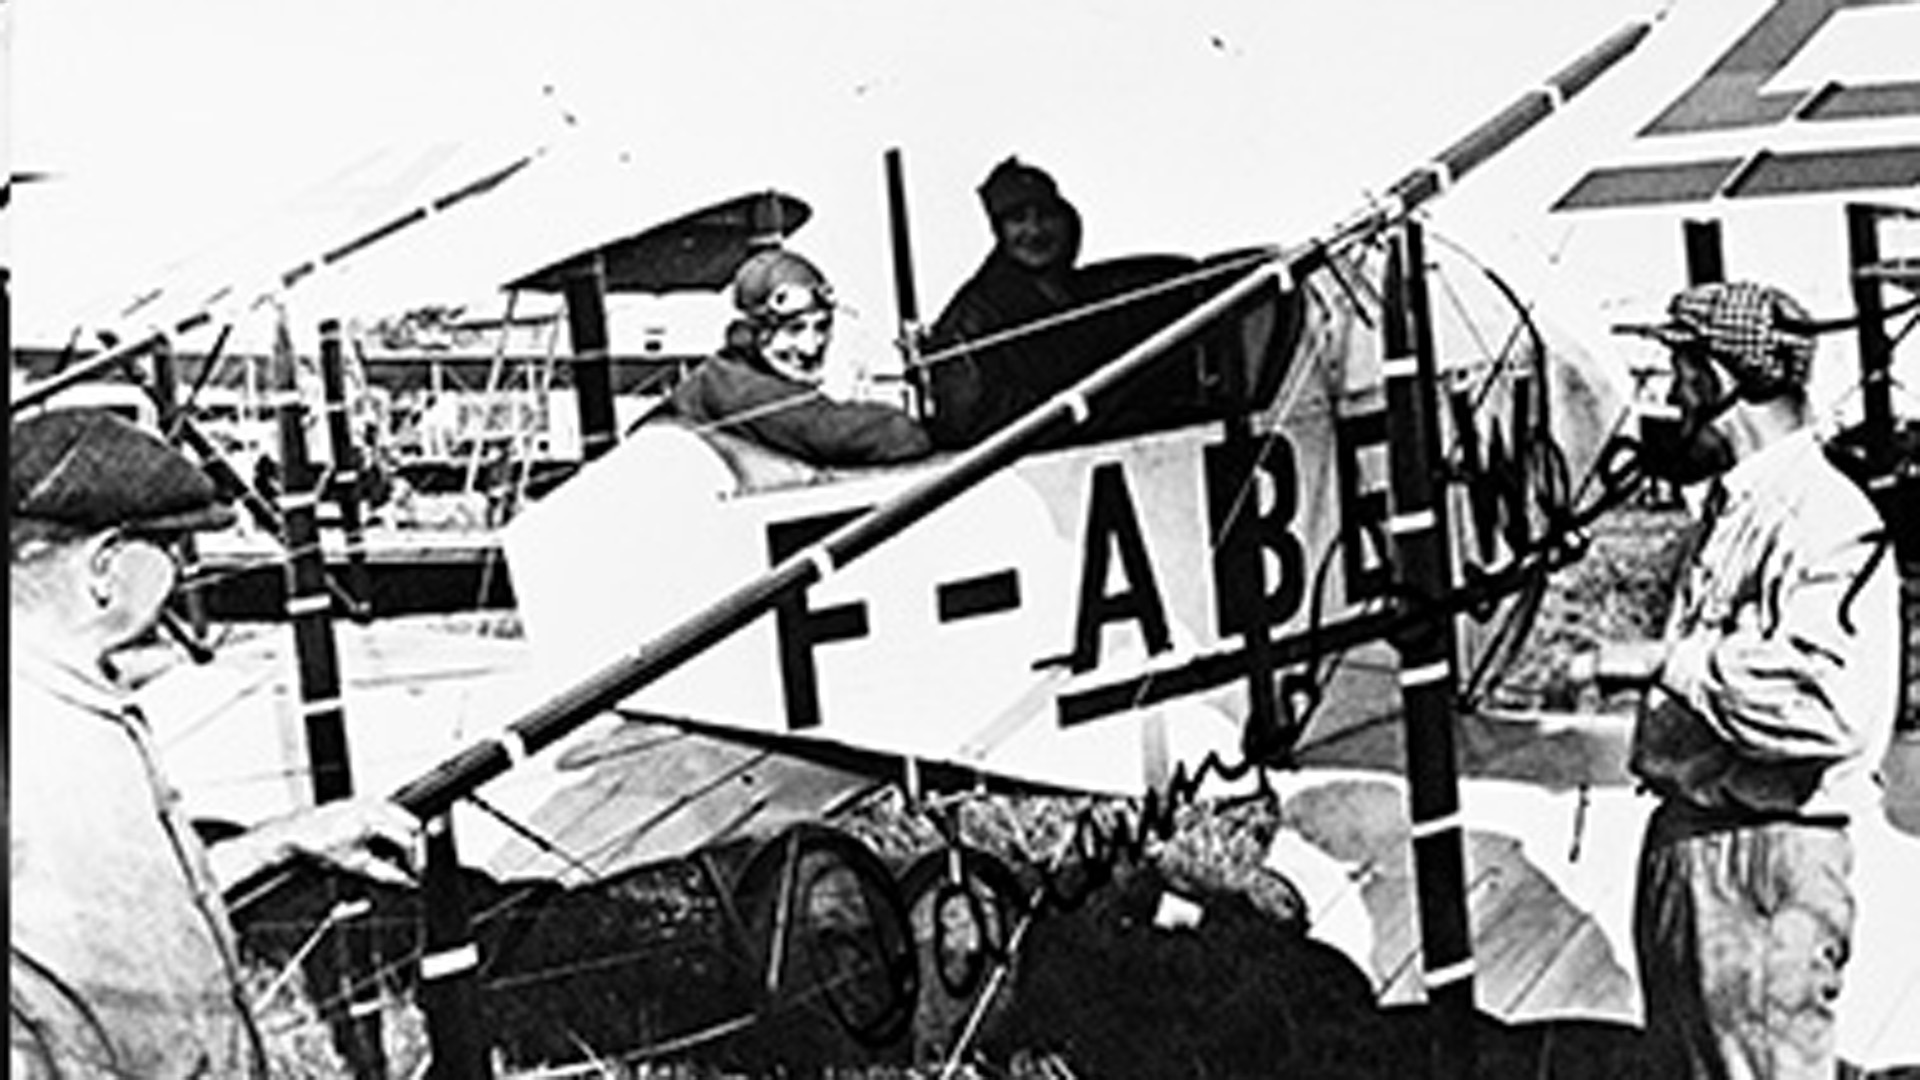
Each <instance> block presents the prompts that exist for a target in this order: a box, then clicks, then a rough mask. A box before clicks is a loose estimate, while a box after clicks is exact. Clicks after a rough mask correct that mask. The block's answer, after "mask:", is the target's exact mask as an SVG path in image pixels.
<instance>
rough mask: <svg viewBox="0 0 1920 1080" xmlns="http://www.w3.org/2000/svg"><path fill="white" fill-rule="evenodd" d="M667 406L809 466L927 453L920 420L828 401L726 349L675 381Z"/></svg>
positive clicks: (868, 405)
mask: <svg viewBox="0 0 1920 1080" xmlns="http://www.w3.org/2000/svg"><path fill="white" fill-rule="evenodd" d="M669 408H670V411H671V412H672V413H673V414H674V415H677V416H679V417H680V418H681V419H684V420H687V421H689V422H691V423H694V424H697V425H701V426H710V427H713V428H716V429H718V430H721V431H726V432H730V433H732V434H735V435H739V436H741V437H743V438H748V439H752V440H754V441H755V442H758V443H760V444H761V445H763V446H768V447H772V448H773V449H775V450H779V451H781V452H783V453H786V454H791V455H793V456H794V457H797V458H800V459H802V460H804V461H808V462H811V463H812V464H815V465H829V466H831V465H880V464H886V463H890V462H900V461H912V460H914V459H916V458H921V457H925V456H926V455H927V454H928V453H929V452H930V451H931V450H932V448H933V447H932V443H931V442H930V441H929V440H928V438H927V433H926V431H925V430H923V429H922V428H921V427H920V424H919V422H917V421H916V420H914V419H913V417H911V416H908V415H907V414H906V413H904V412H902V411H901V410H899V409H896V408H893V407H892V406H889V405H882V404H879V403H877V402H865V401H834V400H833V399H831V398H828V397H826V396H824V395H822V394H821V393H819V392H818V391H817V390H815V389H814V388H813V387H810V386H807V385H806V384H804V383H801V382H796V381H794V380H792V379H789V378H786V377H784V376H782V375H779V374H776V373H774V372H772V371H769V370H767V369H766V368H764V367H762V366H760V365H758V364H756V363H754V362H753V361H752V360H751V359H749V358H748V357H746V356H744V355H742V354H741V353H739V352H736V351H734V350H732V349H723V350H721V351H720V352H719V353H716V354H715V355H713V356H711V357H709V358H707V359H706V360H704V361H702V362H701V363H700V365H699V366H698V367H696V368H694V370H693V371H692V372H691V373H690V374H689V375H688V376H687V377H686V378H685V379H682V380H681V381H680V384H679V385H678V386H676V387H675V388H674V391H673V396H672V398H671V399H670V401H669Z"/></svg>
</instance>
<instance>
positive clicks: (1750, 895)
mask: <svg viewBox="0 0 1920 1080" xmlns="http://www.w3.org/2000/svg"><path fill="white" fill-rule="evenodd" d="M1724 480H1725V495H1726V499H1725V504H1724V508H1723V509H1719V510H1718V512H1717V514H1716V513H1715V512H1714V510H1713V507H1712V505H1711V504H1712V502H1714V501H1717V500H1710V505H1709V512H1708V514H1707V515H1706V520H1705V521H1703V525H1702V528H1703V530H1704V533H1703V537H1702V540H1701V542H1700V546H1699V547H1698V548H1697V550H1696V552H1695V557H1694V559H1693V560H1692V561H1691V563H1690V564H1689V565H1688V566H1687V567H1686V568H1685V570H1684V574H1685V576H1684V579H1683V581H1682V583H1681V585H1680V588H1679V590H1678V591H1677V593H1676V596H1675V605H1674V609H1673V611H1672V612H1671V613H1670V615H1669V621H1668V627H1667V631H1666V635H1665V643H1666V658H1665V661H1664V664H1663V667H1662V669H1661V671H1660V673H1659V675H1658V677H1657V684H1656V686H1655V687H1654V688H1653V689H1652V691H1651V692H1650V694H1649V696H1648V699H1647V702H1646V704H1645V707H1644V708H1643V710H1642V713H1641V716H1640V718H1639V720H1638V722H1637V725H1636V728H1635V732H1634V742H1633V750H1632V767H1633V770H1634V772H1635V773H1636V774H1637V775H1638V776H1639V777H1640V778H1641V780H1642V782H1643V783H1644V784H1645V785H1646V786H1647V787H1648V788H1649V789H1651V790H1652V791H1653V792H1654V793H1656V794H1658V795H1659V796H1660V797H1661V804H1660V806H1659V807H1658V808H1657V809H1656V810H1655V811H1654V813H1653V816H1652V818H1651V819H1650V821H1649V824H1648V830H1647V838H1646V842H1645V845H1644V846H1643V849H1642V854H1641V863H1640V871H1639V887H1638V895H1637V897H1636V900H1635V944H1636V949H1637V951H1638V953H1639V959H1640V967H1641V979H1642V984H1643V989H1644V992H1645V995H1646V1012H1647V1024H1648V1028H1649V1031H1650V1032H1651V1033H1652V1034H1653V1036H1654V1038H1652V1039H1651V1040H1650V1041H1649V1046H1650V1048H1651V1050H1650V1052H1652V1053H1654V1054H1655V1055H1657V1056H1658V1057H1659V1060H1657V1061H1656V1062H1654V1068H1655V1072H1654V1073H1650V1074H1649V1075H1661V1076H1690V1077H1726V1076H1733V1077H1744V1076H1766V1077H1800V1076H1815V1075H1821V1076H1830V1075H1832V1071H1831V1070H1832V1068H1833V1052H1834V1033H1835V1028H1834V1014H1833V1003H1834V999H1835V997H1836V996H1837V995H1838V993H1839V990H1840V986H1841V979H1842V971H1843V969H1844V967H1845V964H1846V960H1847V954H1848V952H1849V950H1850V948H1851V944H1852V933H1853V925H1854V901H1853V893H1852V889H1851V886H1850V885H1849V882H1848V877H1849V873H1850V869H1851V866H1852V861H1853V858H1854V854H1853V848H1852V845H1851V842H1850V838H1849V833H1848V829H1847V824H1848V822H1849V821H1850V820H1857V819H1859V817H1860V815H1864V814H1869V813H1878V812H1879V793H1878V791H1877V789H1876V787H1875V784H1874V780H1873V777H1872V770H1873V769H1874V768H1875V767H1876V766H1877V765H1878V763H1879V762H1880V760H1881V758H1882V757H1883V755H1884V754H1885V752H1886V748H1887V745H1888V742H1889V740H1890V739H1891V736H1892V729H1893V719H1894V712H1895V708H1896V704H1897V700H1898V681H1897V680H1898V677H1899V667H1900V664H1899V655H1900V654H1899V648H1900V645H1899V638H1898V609H1897V603H1898V593H1897V584H1896V580H1895V578H1894V567H1893V565H1892V563H1893V560H1892V553H1891V552H1890V551H1889V550H1887V542H1888V541H1887V537H1886V535H1885V532H1884V528H1883V526H1882V524H1881V521H1880V518H1879V515H1878V514H1877V513H1876V512H1875V511H1874V509H1873V506H1872V504H1871V503H1870V502H1869V501H1868V500H1867V499H1866V497H1865V496H1864V494H1862V493H1861V492H1860V491H1859V489H1858V488H1857V487H1855V485H1854V484H1853V482H1852V481H1851V480H1849V479H1847V477H1846V476H1844V475H1843V474H1841V473H1840V472H1839V471H1838V470H1837V469H1835V468H1834V467H1833V466H1832V465H1831V464H1830V463H1829V462H1828V461H1827V460H1826V458H1825V456H1824V454H1823V452H1822V450H1821V448H1820V446H1819V444H1818V442H1817V441H1816V439H1815V436H1814V434H1813V432H1812V431H1811V430H1810V429H1809V430H1802V431H1799V432H1796V433H1795V434H1793V435H1792V436H1789V437H1787V438H1784V439H1781V440H1780V441H1778V442H1776V443H1774V444H1771V445H1769V446H1768V447H1766V448H1765V449H1763V450H1761V451H1760V452H1758V453H1756V454H1754V455H1752V456H1751V457H1749V458H1746V459H1744V460H1742V461H1741V462H1740V463H1739V464H1738V465H1737V466H1736V467H1735V468H1734V469H1733V470H1732V471H1730V472H1729V473H1728V474H1727V475H1726V477H1725V478H1724Z"/></svg>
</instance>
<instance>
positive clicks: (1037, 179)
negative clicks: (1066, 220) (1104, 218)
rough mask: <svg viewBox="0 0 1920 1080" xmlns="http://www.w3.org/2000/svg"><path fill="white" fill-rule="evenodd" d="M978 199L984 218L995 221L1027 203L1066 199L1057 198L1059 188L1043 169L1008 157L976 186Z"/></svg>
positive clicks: (1063, 201) (1060, 201)
mask: <svg viewBox="0 0 1920 1080" xmlns="http://www.w3.org/2000/svg"><path fill="white" fill-rule="evenodd" d="M980 202H981V203H982V204H984V205H985V206H986V208H987V217H989V218H991V219H993V220H995V221H998V220H1000V218H1001V217H1003V216H1005V215H1006V214H1008V213H1011V212H1012V211H1014V210H1017V209H1019V208H1020V207H1022V206H1026V205H1028V204H1030V203H1049V204H1054V205H1064V204H1065V203H1066V200H1065V199H1063V198H1061V197H1060V188H1059V187H1058V186H1057V185H1055V184H1054V182H1053V177H1051V176H1048V175H1047V173H1046V170H1044V169H1038V168H1035V167H1034V166H1032V165H1029V164H1027V163H1026V162H1024V161H1021V160H1020V159H1019V158H1017V157H1010V158H1008V159H1007V160H1005V161H1003V162H1001V163H1000V164H998V165H995V166H994V167H993V171H992V172H990V173H988V174H987V179H986V182H985V183H983V184H981V185H980Z"/></svg>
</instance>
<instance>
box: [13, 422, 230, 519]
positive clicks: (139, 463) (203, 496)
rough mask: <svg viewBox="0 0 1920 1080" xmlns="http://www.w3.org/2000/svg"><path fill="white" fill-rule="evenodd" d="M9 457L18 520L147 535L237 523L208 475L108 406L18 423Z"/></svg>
mask: <svg viewBox="0 0 1920 1080" xmlns="http://www.w3.org/2000/svg"><path fill="white" fill-rule="evenodd" d="M8 459H9V469H10V473H11V479H10V481H9V483H10V485H11V493H10V496H9V498H10V502H9V504H8V509H9V511H10V512H11V513H12V514H14V515H15V516H18V517H24V518H36V519H39V520H42V521H54V522H59V523H62V524H66V525H74V526H78V527H81V528H85V529H91V530H101V529H110V528H114V527H122V528H129V529H137V530H140V531H146V532H186V531H189V530H201V529H220V528H225V527H226V526H228V525H231V524H233V521H234V513H233V509H232V508H231V507H229V506H227V505H225V504H224V503H223V502H221V500H220V497H219V492H218V491H217V490H216V489H215V488H214V485H213V481H212V480H211V479H209V478H208V476H207V474H206V473H205V472H203V471H201V470H200V469H199V468H198V467H196V466H195V465H194V464H193V462H192V461H189V460H188V459H187V457H186V456H185V455H184V454H181V453H180V452H179V451H178V450H175V449H174V448H173V447H171V446H168V445H167V444H166V442H165V441H164V440H162V439H161V438H160V437H159V436H158V435H156V434H154V433H153V432H150V431H147V430H146V429H144V428H141V427H139V426H137V425H135V424H133V423H132V422H130V421H128V420H125V419H122V418H121V417H119V416H116V415H114V414H113V413H111V412H109V411H107V410H105V409H53V410H49V411H46V412H42V413H37V414H35V415H33V416H29V417H27V418H26V419H24V420H17V421H15V422H14V424H13V433H12V437H11V440H10V445H9V447H8Z"/></svg>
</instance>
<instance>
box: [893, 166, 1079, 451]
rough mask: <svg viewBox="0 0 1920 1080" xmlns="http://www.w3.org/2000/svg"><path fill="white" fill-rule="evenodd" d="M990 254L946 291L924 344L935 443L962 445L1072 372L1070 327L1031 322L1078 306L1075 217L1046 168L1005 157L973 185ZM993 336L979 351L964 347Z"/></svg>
mask: <svg viewBox="0 0 1920 1080" xmlns="http://www.w3.org/2000/svg"><path fill="white" fill-rule="evenodd" d="M979 195H980V203H981V205H982V206H983V207H984V208H985V210H986V212H987V221H988V223H989V224H990V225H991V226H992V229H993V250H992V251H990V252H988V254H987V257H986V260H985V261H984V262H982V263H981V264H980V268H979V269H978V270H976V271H974V274H973V276H972V277H971V278H969V279H967V281H966V283H965V284H963V285H961V286H960V289H959V291H958V292H956V293H954V295H953V299H951V300H949V301H948V302H947V306H946V308H945V310H943V311H942V312H941V313H940V317H939V318H938V319H936V320H935V321H934V324H933V329H932V331H931V332H929V334H928V336H927V341H926V354H927V355H928V356H929V358H930V363H929V364H928V366H927V367H926V369H924V375H925V379H926V385H927V389H928V390H929V392H930V396H931V399H932V413H931V415H930V416H929V417H928V418H927V428H928V431H929V432H930V433H931V434H932V435H933V439H934V444H935V445H936V446H941V447H962V446H969V445H972V444H973V443H975V442H978V441H979V440H980V439H982V438H985V437H986V436H987V435H989V434H991V433H992V432H993V431H994V430H996V429H998V428H1000V427H1003V426H1005V425H1006V424H1007V423H1009V422H1010V421H1012V420H1014V419H1016V418H1018V417H1019V416H1020V415H1021V414H1022V413H1025V412H1027V411H1028V410H1030V409H1032V408H1033V407H1034V406H1036V405H1038V404H1040V403H1041V402H1043V401H1045V400H1046V399H1047V398H1049V397H1051V396H1053V394H1055V393H1057V392H1059V391H1061V390H1064V389H1066V387H1067V386H1069V385H1071V384H1072V382H1073V381H1074V377H1075V376H1076V375H1078V374H1081V372H1079V371H1077V370H1076V369H1075V368H1074V366H1073V361H1074V359H1075V357H1074V356H1073V355H1071V354H1072V353H1073V351H1074V347H1073V344H1072V333H1071V330H1070V329H1051V330H1047V329H1039V328H1036V327H1035V324H1036V323H1039V322H1041V321H1043V320H1045V319H1046V318H1047V317H1048V316H1051V315H1055V314H1058V313H1059V312H1062V311H1065V310H1067V309H1068V308H1071V307H1072V306H1074V304H1075V303H1077V302H1079V298H1078V297H1077V296H1076V295H1075V289H1074V276H1073V275H1074V264H1075V261H1076V260H1077V259H1078V258H1079V255H1080V214H1079V211H1077V210H1075V209H1074V207H1073V204H1072V203H1070V202H1068V201H1067V200H1066V198H1065V197H1064V196H1062V195H1061V194H1060V189H1059V188H1058V187H1057V186H1056V185H1055V184H1054V181H1053V177H1051V176H1049V175H1047V173H1046V172H1045V170H1042V169H1039V168H1036V167H1034V166H1032V165H1029V164H1027V163H1026V162H1023V161H1021V160H1019V159H1018V158H1011V157H1010V158H1007V159H1006V160H1005V161H1002V162H1001V163H1000V164H998V165H996V166H994V168H993V171H992V172H991V173H989V174H988V175H987V179H986V181H985V182H984V183H982V184H981V185H980V188H979ZM985 339H993V340H991V341H989V342H988V343H987V344H985V345H983V346H979V347H969V343H972V342H980V341H983V340H985Z"/></svg>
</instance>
